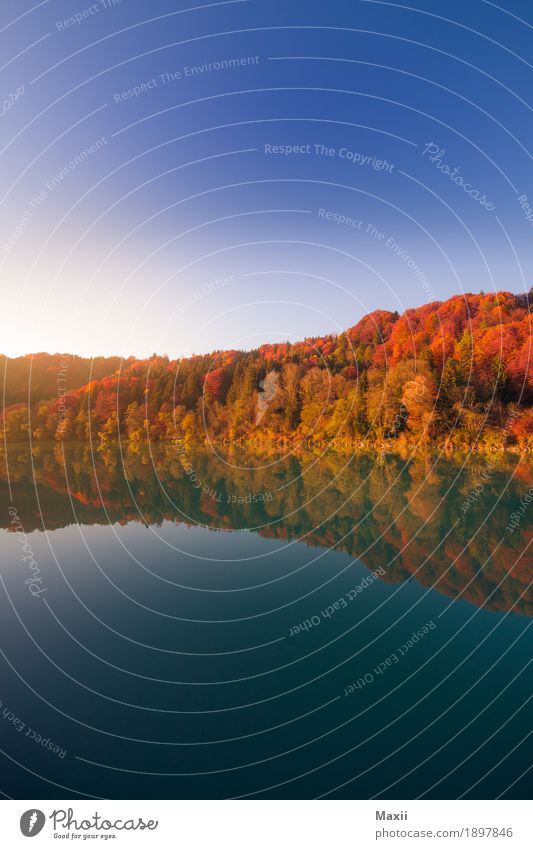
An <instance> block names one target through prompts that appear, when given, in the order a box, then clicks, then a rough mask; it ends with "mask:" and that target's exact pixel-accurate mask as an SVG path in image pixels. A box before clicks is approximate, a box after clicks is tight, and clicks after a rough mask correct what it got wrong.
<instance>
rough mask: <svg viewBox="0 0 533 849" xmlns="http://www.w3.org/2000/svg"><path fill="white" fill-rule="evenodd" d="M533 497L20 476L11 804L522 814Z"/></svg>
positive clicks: (423, 469) (344, 485) (10, 499)
mask: <svg viewBox="0 0 533 849" xmlns="http://www.w3.org/2000/svg"><path fill="white" fill-rule="evenodd" d="M531 472H532V465H531V463H530V462H528V461H527V460H525V459H520V458H519V457H518V456H514V455H509V456H505V457H504V456H497V457H495V458H492V459H490V458H487V457H476V458H465V457H460V458H443V457H439V456H438V455H427V456H418V457H416V458H409V457H401V456H399V455H394V454H390V455H385V456H377V455H358V456H355V457H349V456H345V455H336V454H334V453H333V452H326V453H325V454H320V453H318V452H317V453H311V452H309V453H302V454H301V455H298V456H295V455H291V454H288V455H287V456H283V455H282V454H275V453H267V452H263V453H261V452H254V453H252V452H245V451H244V450H226V449H224V450H222V449H217V450H216V451H215V450H214V449H207V448H202V449H200V448H195V447H192V446H191V447H189V448H188V449H187V451H186V452H185V454H182V455H181V456H178V455H177V454H176V451H175V449H173V448H172V447H170V446H167V447H161V446H159V447H157V448H156V449H154V451H153V452H150V451H149V450H148V449H147V448H144V447H143V448H142V449H138V450H137V451H133V450H128V451H125V452H121V451H119V450H118V449H117V448H108V449H106V450H105V451H91V450H90V448H87V447H80V446H61V445H57V446H50V447H44V448H43V447H40V448H38V449H37V450H35V451H34V453H33V454H32V455H30V454H29V452H28V451H26V450H23V449H22V448H21V449H20V450H18V451H17V450H14V451H10V452H9V454H8V456H7V458H4V459H3V461H2V466H1V469H0V517H1V527H2V530H0V552H1V562H2V572H1V575H2V586H1V588H0V589H1V593H0V599H1V601H0V604H1V613H0V649H1V655H0V665H1V668H2V678H1V682H2V683H1V690H0V699H1V701H2V705H1V708H2V722H1V723H0V733H1V748H2V754H1V757H2V760H3V766H4V772H3V783H2V789H3V791H4V793H5V794H6V795H9V796H13V797H15V798H70V797H86V796H96V797H103V798H227V797H241V796H245V797H251V798H273V797H275V798H315V797H318V796H325V797H327V798H372V797H381V798H396V799H397V798H400V799H401V798H406V799H409V798H417V797H423V798H458V797H465V798H494V797H496V796H500V795H501V796H503V797H506V798H527V797H529V795H530V793H531V772H529V771H528V770H529V767H530V766H531V746H530V744H529V743H528V738H527V735H528V734H529V732H530V730H531V702H530V698H531V685H532V675H531V666H530V661H531V645H532V644H531V631H530V630H529V629H530V624H531V621H532V620H531V615H532V612H533V604H532V595H531V590H530V586H529V585H530V582H531V580H532V577H533V575H532V572H533V569H532V558H531V553H530V548H529V544H530V542H531V536H532V533H531V532H532V526H533V521H532V520H533V508H530V507H529V501H528V500H527V498H526V495H527V493H528V492H529V489H530V487H531V485H532V475H531ZM532 492H533V490H532ZM513 514H514V518H512V517H513ZM23 557H25V558H26V559H25V560H23V559H21V558H23ZM413 635H414V636H413Z"/></svg>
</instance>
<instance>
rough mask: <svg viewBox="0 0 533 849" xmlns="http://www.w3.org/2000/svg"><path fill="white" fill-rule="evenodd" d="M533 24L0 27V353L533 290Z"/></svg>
mask: <svg viewBox="0 0 533 849" xmlns="http://www.w3.org/2000/svg"><path fill="white" fill-rule="evenodd" d="M532 24H533V11H532V8H531V4H530V3H529V2H526V0H508V2H506V3H505V6H503V5H501V4H497V3H492V2H485V0H469V2H465V0H461V2H457V0H413V5H399V4H396V3H388V2H387V3H385V2H362V0H346V2H342V0H328V2H315V3H311V2H309V0H306V2H303V0H290V2H287V0H283V2H282V0H269V2H266V1H265V0H236V1H235V2H225V3H224V2H222V3H220V2H219V3H217V2H212V3H204V4H202V3H200V0H194V2H191V0H187V2H182V0H178V2H175V0H174V2H170V0H157V2H153V3H146V2H140V0H122V2H119V1H118V0H97V2H95V3H92V4H91V2H89V0H44V2H38V3H32V2H29V0H19V2H17V3H16V4H13V3H10V4H7V3H4V4H2V10H1V12H0V43H1V45H2V50H1V56H2V60H1V61H2V66H1V68H0V74H1V77H2V92H3V97H4V98H5V100H4V103H3V105H2V107H1V108H0V154H1V162H2V167H1V168H0V181H1V187H0V198H1V201H0V221H1V239H0V266H1V281H2V309H1V311H0V351H1V352H3V353H6V354H8V355H10V356H14V355H19V354H24V353H29V352H36V351H50V352H56V351H68V352H72V353H78V354H83V355H89V356H91V355H99V354H120V355H124V356H127V355H130V354H134V355H137V356H145V355H149V354H150V353H152V352H153V351H157V352H158V353H168V354H169V355H170V356H172V357H176V356H180V355H182V354H187V353H191V352H192V351H196V352H203V351H210V350H213V349H215V348H231V347H243V348H250V347H255V345H257V344H260V343H262V342H265V341H275V340H278V339H299V338H303V337H305V336H309V335H317V334H323V333H328V332H337V331H338V330H340V329H343V328H345V327H348V326H351V325H352V324H354V323H355V322H356V321H357V320H358V319H359V318H360V317H361V316H362V315H363V314H365V313H367V312H369V311H371V310H374V309H377V308H382V309H396V310H399V311H402V310H403V309H405V308H407V307H412V306H418V305H420V304H423V303H425V302H427V301H431V300H437V299H438V300H441V299H444V298H447V297H449V296H450V295H452V294H457V293H460V292H462V291H473V292H479V291H480V290H484V291H491V290H494V289H506V290H511V291H515V292H520V291H524V290H528V289H529V288H530V286H531V283H532V259H533V257H532V249H531V248H532V243H533V181H532V175H533V168H532V154H531V152H530V151H531V138H532V109H531V92H532V91H533V85H532V82H533V74H532V71H533V49H532V45H533V38H532V34H533V31H532ZM528 204H529V205H530V206H529V207H528ZM528 215H530V216H531V220H528V217H527V216H528Z"/></svg>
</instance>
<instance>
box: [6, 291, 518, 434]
mask: <svg viewBox="0 0 533 849" xmlns="http://www.w3.org/2000/svg"><path fill="white" fill-rule="evenodd" d="M532 304H533V290H531V291H530V293H529V295H526V294H524V295H514V294H511V293H509V292H504V291H502V292H497V293H491V294H484V293H481V294H465V295H457V296H454V297H452V298H450V299H449V300H447V301H444V302H433V303H428V304H425V305H423V306H421V307H418V308H414V309H408V310H406V311H405V312H404V313H403V314H402V315H399V314H398V313H397V312H389V311H386V310H377V311H375V312H372V313H370V314H369V315H367V316H365V317H364V318H362V319H361V320H360V321H359V322H358V323H357V324H355V325H354V326H353V327H350V328H349V329H347V330H346V331H345V332H344V333H342V334H339V335H327V336H322V337H317V338H308V339H305V340H303V341H302V342H298V343H290V342H283V343H274V344H268V345H262V346H261V347H260V348H258V349H256V350H253V351H239V350H234V349H230V350H227V351H215V352H213V353H211V354H204V355H193V356H191V357H187V358H181V359H169V357H168V356H159V355H156V354H154V355H153V356H151V357H149V358H147V359H136V358H134V357H129V358H127V359H121V358H120V357H98V358H95V359H84V358H81V357H77V356H73V355H69V354H47V353H37V354H29V355H26V356H24V357H18V358H13V359H12V358H8V357H0V365H1V366H2V367H3V369H2V371H3V392H4V404H3V412H2V418H3V422H2V424H3V432H4V441H5V443H6V444H7V445H10V444H12V443H20V442H26V443H28V442H31V443H32V444H33V442H50V441H54V440H56V441H61V440H63V441H82V442H86V441H91V442H94V443H96V444H98V445H101V446H105V445H106V444H107V443H110V442H117V441H121V442H122V441H125V442H128V443H145V442H148V441H151V440H154V441H177V442H178V443H183V444H188V443H191V442H194V441H206V440H207V441H209V442H217V443H235V444H256V445H268V444H278V445H284V444H287V445H290V446H294V447H296V446H300V445H306V444H307V445H309V444H331V445H332V446H334V447H338V448H341V449H348V450H355V449H365V448H370V447H372V448H375V447H381V448H384V447H393V446H398V447H401V446H403V445H417V446H418V445H422V446H424V445H431V444H434V443H439V444H442V445H443V446H445V447H449V448H452V449H459V450H461V449H472V448H474V449H478V450H489V451H492V450H502V449H509V450H515V451H531V450H532V449H533V367H532V350H531V339H532V333H531V325H532V316H531V311H532ZM178 347H179V346H178Z"/></svg>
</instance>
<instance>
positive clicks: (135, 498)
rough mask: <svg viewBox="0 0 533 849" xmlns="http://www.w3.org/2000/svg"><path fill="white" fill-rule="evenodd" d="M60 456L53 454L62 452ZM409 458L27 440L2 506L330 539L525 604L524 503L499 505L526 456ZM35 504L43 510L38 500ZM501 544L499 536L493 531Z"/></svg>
mask: <svg viewBox="0 0 533 849" xmlns="http://www.w3.org/2000/svg"><path fill="white" fill-rule="evenodd" d="M64 458H65V461H66V462H65V463H64ZM435 461H436V458H435V457H432V456H431V455H427V456H420V455H419V456H417V457H415V458H413V459H409V458H402V457H401V456H399V455H388V456H386V457H381V458H380V457H378V456H377V455H373V454H359V455H356V456H353V457H348V456H345V455H338V454H335V453H332V452H329V453H327V454H326V455H325V456H321V455H318V454H310V453H309V454H307V453H305V454H301V455H299V456H295V455H292V456H289V457H285V458H282V457H280V456H276V455H274V454H266V453H261V454H260V453H255V454H250V453H244V452H243V451H241V450H239V449H231V450H228V451H226V452H225V455H224V457H223V458H222V457H217V456H214V455H213V453H212V452H210V451H208V450H206V449H205V448H203V447H202V448H200V447H194V446H190V447H189V448H188V449H187V451H186V452H182V454H181V456H180V455H179V454H178V452H177V450H176V448H173V447H172V446H170V445H167V446H158V447H157V451H156V452H155V453H154V454H152V455H151V454H150V453H149V451H148V449H146V450H145V449H143V450H139V451H131V450H130V451H127V452H126V453H125V454H121V453H120V452H119V451H118V450H117V449H116V448H112V447H110V448H107V449H105V450H104V451H102V450H99V451H95V452H91V450H90V448H89V447H88V446H81V447H80V446H69V447H65V448H64V449H63V447H62V446H61V445H55V446H50V447H46V446H39V447H38V448H37V449H35V450H34V453H33V455H30V454H29V453H28V451H27V450H22V449H21V450H20V451H17V450H16V449H15V450H10V451H9V453H8V455H7V464H8V467H9V480H10V483H11V488H12V497H11V498H10V495H9V489H8V483H7V467H6V457H5V456H4V457H2V458H0V499H1V501H2V503H3V505H4V507H3V508H2V510H1V513H0V515H1V516H2V517H3V520H2V526H3V527H5V528H8V527H9V515H8V511H7V508H8V506H9V504H10V503H13V504H14V505H15V506H16V508H17V511H18V515H19V516H20V519H21V522H22V524H23V526H24V530H25V531H26V532H29V531H32V530H35V529H42V528H43V525H44V527H46V528H47V529H48V530H53V529H56V528H61V527H65V526H66V525H70V524H73V523H75V522H78V523H80V524H87V525H92V524H108V523H109V522H116V523H121V524H125V523H127V522H130V521H143V522H145V523H146V524H154V525H157V524H160V523H161V522H163V521H172V522H185V523H187V524H190V525H193V524H198V525H201V526H207V527H210V528H213V529H219V530H236V529H243V528H246V529H251V530H252V531H253V532H255V533H258V534H260V535H261V536H264V537H270V538H276V539H284V540H295V539H300V540H302V542H304V543H306V544H307V545H309V546H320V547H324V548H336V549H337V550H339V551H343V552H346V553H349V554H350V555H352V556H353V557H357V558H360V559H361V560H362V562H363V563H364V564H365V565H366V566H367V567H368V568H369V569H376V568H377V567H379V566H382V567H384V568H385V575H384V577H383V580H385V581H389V582H391V583H397V582H401V581H404V580H406V579H408V578H409V577H410V576H411V575H414V574H415V573H416V576H415V577H416V580H417V581H418V582H419V583H420V584H422V585H423V586H427V587H429V586H434V587H435V589H437V590H438V591H439V592H442V593H445V594H446V595H448V596H450V597H452V598H457V597H459V596H461V597H462V598H464V599H466V600H468V601H470V602H471V603H472V604H475V605H476V606H478V607H481V606H484V607H486V608H488V609H490V610H502V611H506V610H510V609H513V610H514V611H516V612H520V613H522V614H526V615H532V613H533V606H532V597H531V592H529V593H527V588H528V584H529V583H530V582H531V580H532V579H533V568H532V558H531V553H530V551H529V549H528V548H527V546H528V544H529V543H530V542H531V537H532V527H533V524H532V518H533V505H532V508H531V513H532V515H531V516H530V515H528V513H527V511H526V512H524V515H523V516H522V517H521V521H520V523H519V525H518V527H516V528H515V529H514V531H513V532H511V531H510V530H509V529H508V526H509V523H510V521H511V514H512V513H513V512H514V513H516V511H517V508H518V507H519V506H520V501H521V499H523V497H524V495H525V494H526V493H527V492H528V491H529V488H530V486H531V471H532V464H531V461H526V460H524V459H522V460H520V459H519V458H518V457H516V456H514V455H512V456H504V455H498V457H497V459H496V460H490V459H488V458H487V457H486V456H483V457H477V458H474V459H470V460H469V461H468V462H467V463H466V464H465V461H464V457H463V458H462V459H450V458H441V459H439V460H438V462H435ZM37 493H38V496H39V503H40V508H41V510H42V514H43V516H42V518H41V515H40V512H39V503H38V500H37ZM500 541H502V542H501V544H500V545H499V547H498V543H500Z"/></svg>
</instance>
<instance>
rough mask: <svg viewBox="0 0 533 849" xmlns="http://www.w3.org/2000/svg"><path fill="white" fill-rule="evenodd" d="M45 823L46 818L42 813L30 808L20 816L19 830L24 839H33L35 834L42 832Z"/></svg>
mask: <svg viewBox="0 0 533 849" xmlns="http://www.w3.org/2000/svg"><path fill="white" fill-rule="evenodd" d="M45 822H46V817H45V815H44V814H43V812H42V811H38V810H37V808H31V809H30V810H29V811H25V813H23V814H22V816H21V818H20V830H21V832H22V833H23V835H24V837H35V835H36V834H39V832H40V831H42V830H43V828H44V824H45Z"/></svg>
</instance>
